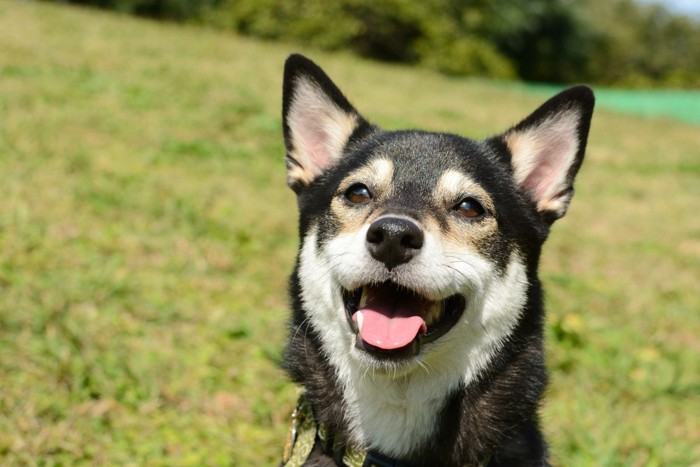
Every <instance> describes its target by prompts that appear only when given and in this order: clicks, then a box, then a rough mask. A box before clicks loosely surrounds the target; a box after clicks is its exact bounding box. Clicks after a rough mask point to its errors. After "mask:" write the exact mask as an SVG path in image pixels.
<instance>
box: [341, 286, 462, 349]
mask: <svg viewBox="0 0 700 467" xmlns="http://www.w3.org/2000/svg"><path fill="white" fill-rule="evenodd" d="M343 301H344V303H345V313H346V315H347V319H348V322H349V323H350V327H351V329H352V330H353V332H354V333H355V335H356V337H355V346H356V347H357V348H359V349H362V350H365V351H367V352H369V353H370V354H372V355H373V356H375V357H378V358H386V359H402V358H409V357H412V356H415V355H417V354H418V353H419V352H420V349H421V346H422V345H424V344H427V343H428V342H432V341H434V340H436V339H438V338H439V337H440V336H442V335H444V334H445V333H446V332H447V331H449V330H450V329H452V327H453V326H454V325H455V324H457V322H458V321H459V319H460V317H461V316H462V313H463V312H464V307H465V305H466V300H465V298H464V297H463V296H462V295H459V294H457V295H452V296H451V297H448V298H446V299H444V300H438V301H433V300H430V299H428V298H426V297H424V296H422V295H420V294H418V293H416V292H414V291H412V290H409V289H406V288H405V287H401V286H399V285H397V284H395V283H393V282H391V281H387V282H384V283H382V284H379V285H365V286H363V287H360V288H358V289H355V290H353V291H347V290H343Z"/></svg>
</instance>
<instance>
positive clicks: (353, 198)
mask: <svg viewBox="0 0 700 467" xmlns="http://www.w3.org/2000/svg"><path fill="white" fill-rule="evenodd" d="M345 199H347V200H348V201H350V202H351V203H353V204H362V203H366V202H367V201H369V200H370V199H372V194H371V193H370V192H369V188H367V187H366V186H365V185H363V184H362V183H355V184H354V185H352V186H351V187H350V188H348V189H347V190H346V191H345Z"/></svg>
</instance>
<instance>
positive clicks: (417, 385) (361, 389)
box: [345, 375, 458, 457]
mask: <svg viewBox="0 0 700 467" xmlns="http://www.w3.org/2000/svg"><path fill="white" fill-rule="evenodd" d="M457 384H458V380H455V381H453V382H446V381H435V380H432V381H431V379H430V378H427V377H424V375H419V376H416V375H412V376H411V377H410V378H409V377H407V378H399V379H394V380H392V379H389V378H384V377H376V376H375V377H372V378H370V377H369V376H365V377H364V378H361V379H358V380H354V381H351V382H349V384H348V387H347V390H346V393H345V399H346V401H345V402H346V406H347V408H348V414H347V415H348V419H349V422H350V423H349V425H350V430H351V437H352V438H353V440H354V441H355V442H356V443H358V444H362V445H364V446H365V447H367V448H369V449H379V450H381V451H382V452H384V453H386V454H387V455H390V456H396V457H401V456H404V455H406V454H408V453H410V452H412V451H414V450H415V449H416V448H418V447H420V446H422V445H424V443H425V442H426V441H428V440H429V439H431V437H432V436H433V435H434V432H435V430H436V428H437V426H438V420H437V419H438V417H440V414H441V412H442V409H443V407H444V405H445V403H446V401H447V400H448V398H449V394H450V393H451V392H452V390H453V388H454V387H455V386H456V385H457Z"/></svg>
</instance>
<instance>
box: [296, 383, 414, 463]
mask: <svg viewBox="0 0 700 467" xmlns="http://www.w3.org/2000/svg"><path fill="white" fill-rule="evenodd" d="M317 442H318V443H320V446H321V448H322V450H323V452H324V453H325V454H326V455H328V456H331V457H332V458H333V460H334V461H335V462H336V464H338V465H342V466H347V467H409V465H408V464H406V463H404V462H402V461H399V460H396V459H392V458H390V457H387V456H383V455H381V454H379V453H376V452H374V451H367V450H365V449H364V448H362V447H360V446H357V445H354V444H344V443H339V442H335V441H333V439H332V436H330V434H329V432H328V427H327V426H326V425H325V424H324V423H316V420H315V418H314V413H313V409H312V407H311V404H310V403H309V401H308V399H307V398H306V395H305V394H302V395H301V396H299V400H298V401H297V407H296V409H294V412H292V425H291V427H290V429H289V433H288V435H287V443H286V445H285V448H284V457H283V458H282V465H283V466H284V467H301V466H303V465H304V463H305V462H306V461H307V460H308V458H309V456H310V455H311V451H312V450H313V448H314V446H315V445H316V443H317Z"/></svg>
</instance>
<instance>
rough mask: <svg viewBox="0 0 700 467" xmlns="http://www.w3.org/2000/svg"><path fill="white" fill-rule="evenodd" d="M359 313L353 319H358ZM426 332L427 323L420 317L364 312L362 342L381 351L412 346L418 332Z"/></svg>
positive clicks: (369, 310) (371, 311) (372, 311)
mask: <svg viewBox="0 0 700 467" xmlns="http://www.w3.org/2000/svg"><path fill="white" fill-rule="evenodd" d="M356 316H357V313H356V314H355V316H353V318H355V319H357V318H356ZM421 330H423V332H425V321H423V318H421V317H420V316H396V317H391V318H390V317H388V316H386V315H384V314H382V313H379V312H377V311H374V310H371V309H368V308H365V309H364V310H362V331H361V332H360V335H361V336H362V340H364V341H365V342H367V343H368V344H370V345H373V346H375V347H379V348H380V349H385V350H392V349H400V348H401V347H405V346H407V345H408V344H410V343H411V342H412V341H413V339H415V338H416V336H417V335H418V332H420V331H421Z"/></svg>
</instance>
